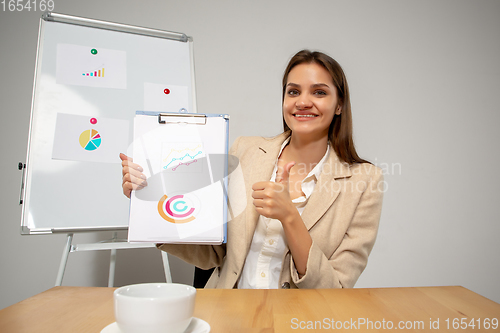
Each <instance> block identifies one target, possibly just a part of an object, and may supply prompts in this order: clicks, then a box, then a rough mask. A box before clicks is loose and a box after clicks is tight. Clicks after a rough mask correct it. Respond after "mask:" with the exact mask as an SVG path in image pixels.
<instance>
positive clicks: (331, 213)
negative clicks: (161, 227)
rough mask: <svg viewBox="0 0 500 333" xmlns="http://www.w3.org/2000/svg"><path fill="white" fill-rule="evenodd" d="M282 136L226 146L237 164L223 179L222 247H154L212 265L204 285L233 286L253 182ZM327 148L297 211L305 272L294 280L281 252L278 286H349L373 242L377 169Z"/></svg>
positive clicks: (250, 230)
mask: <svg viewBox="0 0 500 333" xmlns="http://www.w3.org/2000/svg"><path fill="white" fill-rule="evenodd" d="M286 137H287V136H286V134H281V135H279V136H277V137H274V138H270V139H267V138H261V137H240V138H238V139H236V141H235V142H234V144H233V146H232V147H231V149H230V151H229V153H230V155H233V156H236V157H237V158H238V160H239V165H238V168H237V169H236V170H235V171H234V172H232V174H231V175H230V176H229V188H228V193H229V208H230V209H229V210H230V213H231V214H232V215H231V214H230V216H231V217H232V219H231V220H230V221H229V222H228V225H227V231H228V237H227V244H223V245H217V246H212V245H173V244H158V245H157V246H158V248H160V249H161V250H164V251H167V252H169V253H171V254H173V255H175V256H177V257H179V258H181V259H183V260H185V261H187V262H189V263H191V264H194V265H196V266H198V267H200V268H203V269H208V268H212V267H216V269H215V270H214V273H213V274H212V276H211V277H210V280H209V281H208V283H207V285H206V288H234V287H236V285H237V281H238V279H239V277H240V274H241V272H242V269H243V265H244V263H245V258H246V256H247V253H248V251H249V248H250V244H251V242H252V237H253V234H254V232H255V228H256V226H257V221H258V218H259V214H258V213H257V211H256V210H255V209H254V206H253V203H252V185H253V184H254V183H256V182H258V181H268V180H269V179H271V173H272V171H273V169H274V165H275V163H276V160H277V158H278V153H279V151H280V148H281V145H282V143H283V142H284V140H285V139H286ZM330 152H331V153H330V156H329V158H328V160H327V161H325V164H324V167H323V171H322V173H321V175H320V177H319V179H318V182H317V184H316V187H315V188H314V191H313V193H312V194H311V196H310V197H309V201H308V203H307V205H306V207H305V209H304V211H303V213H302V220H303V221H304V224H305V225H306V227H307V229H308V230H309V234H310V235H311V238H312V240H313V243H312V246H311V249H310V251H309V257H308V261H307V269H306V274H305V275H304V276H302V278H299V276H298V273H297V270H296V269H295V266H294V263H293V258H292V256H291V253H290V251H289V250H288V249H287V250H286V251H285V254H284V257H283V264H282V268H281V275H280V280H279V281H280V286H281V287H282V288H288V287H291V288H348V287H353V286H354V284H355V283H356V281H357V279H358V277H359V275H360V274H361V272H362V271H363V270H364V268H365V266H366V263H367V260H368V255H369V254H370V251H371V249H372V247H373V244H374V243H375V238H376V235H377V230H378V224H379V219H380V213H381V208H382V195H383V191H384V189H383V177H382V171H381V170H380V168H378V167H375V166H373V165H371V164H368V163H363V164H354V165H351V166H349V165H348V164H346V163H342V162H341V161H340V160H339V159H338V157H337V155H336V154H335V152H334V151H333V149H332V150H330ZM231 160H232V159H230V161H231ZM233 167H234V165H233ZM232 169H233V168H230V170H232Z"/></svg>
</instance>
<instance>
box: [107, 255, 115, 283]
mask: <svg viewBox="0 0 500 333" xmlns="http://www.w3.org/2000/svg"><path fill="white" fill-rule="evenodd" d="M115 267H116V249H112V250H111V258H110V259H109V277H108V287H113V284H114V283H115Z"/></svg>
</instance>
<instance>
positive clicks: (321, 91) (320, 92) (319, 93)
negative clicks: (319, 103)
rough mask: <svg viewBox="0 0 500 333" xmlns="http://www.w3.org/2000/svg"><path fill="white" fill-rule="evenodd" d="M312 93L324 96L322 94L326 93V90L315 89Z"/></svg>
mask: <svg viewBox="0 0 500 333" xmlns="http://www.w3.org/2000/svg"><path fill="white" fill-rule="evenodd" d="M314 94H315V95H320V96H324V95H326V91H324V90H316V91H315V92H314Z"/></svg>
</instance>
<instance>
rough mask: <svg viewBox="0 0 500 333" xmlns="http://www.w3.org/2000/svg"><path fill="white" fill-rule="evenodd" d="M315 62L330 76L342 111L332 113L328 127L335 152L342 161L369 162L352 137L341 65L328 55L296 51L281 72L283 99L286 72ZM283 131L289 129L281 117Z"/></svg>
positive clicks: (347, 93)
mask: <svg viewBox="0 0 500 333" xmlns="http://www.w3.org/2000/svg"><path fill="white" fill-rule="evenodd" d="M303 63H306V64H311V63H315V64H318V65H320V66H322V67H323V68H325V69H326V70H327V71H328V73H330V76H331V77H332V81H333V84H334V85H335V87H336V88H337V95H338V99H339V103H340V106H341V110H342V113H341V114H340V115H334V116H333V120H332V122H331V123H330V127H329V128H328V139H329V140H330V142H331V144H332V146H333V149H334V150H335V153H336V154H337V156H338V157H339V159H340V160H341V161H343V162H346V163H349V164H353V163H370V162H368V161H366V160H364V159H362V158H360V157H359V156H358V153H357V152H356V149H355V147H354V141H353V139H352V114H351V100H350V98H349V86H348V85H347V79H346V77H345V74H344V71H343V70H342V67H340V65H339V64H338V62H336V61H335V60H334V59H333V58H331V57H330V56H328V55H326V54H324V53H322V52H311V51H309V50H302V51H299V52H297V53H296V54H295V55H294V56H293V57H292V59H290V62H289V63H288V66H287V67H286V69H285V73H284V74H283V98H282V103H283V100H284V99H285V91H286V85H287V83H288V74H289V73H290V71H291V70H292V69H293V68H294V67H295V66H297V65H300V64H303ZM283 128H284V131H285V132H287V131H290V132H291V130H290V127H288V125H287V124H286V122H285V117H283Z"/></svg>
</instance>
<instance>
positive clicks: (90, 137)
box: [80, 129, 101, 150]
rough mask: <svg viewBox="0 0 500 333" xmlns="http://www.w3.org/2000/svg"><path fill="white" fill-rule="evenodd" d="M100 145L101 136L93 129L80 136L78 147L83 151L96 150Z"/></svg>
mask: <svg viewBox="0 0 500 333" xmlns="http://www.w3.org/2000/svg"><path fill="white" fill-rule="evenodd" d="M100 145H101V136H100V135H99V133H98V132H97V131H96V130H95V129H91V130H86V131H83V132H82V134H80V146H82V148H83V149H85V150H96V149H97V148H99V146H100Z"/></svg>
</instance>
